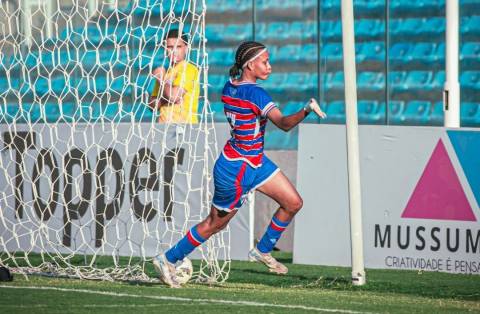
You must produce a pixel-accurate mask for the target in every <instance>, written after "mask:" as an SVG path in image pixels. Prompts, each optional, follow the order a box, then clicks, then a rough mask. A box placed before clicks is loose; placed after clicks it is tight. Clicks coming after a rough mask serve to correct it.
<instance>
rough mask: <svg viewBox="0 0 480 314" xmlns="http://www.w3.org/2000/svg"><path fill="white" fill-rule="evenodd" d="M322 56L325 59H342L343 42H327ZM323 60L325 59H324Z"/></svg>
mask: <svg viewBox="0 0 480 314" xmlns="http://www.w3.org/2000/svg"><path fill="white" fill-rule="evenodd" d="M320 56H321V57H322V58H323V59H324V60H325V61H342V60H343V48H342V44H341V43H327V44H326V45H325V46H323V49H322V52H321V54H320ZM322 62H323V60H322Z"/></svg>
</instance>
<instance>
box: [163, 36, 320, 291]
mask: <svg viewBox="0 0 480 314" xmlns="http://www.w3.org/2000/svg"><path fill="white" fill-rule="evenodd" d="M271 72H272V68H271V66H270V63H269V53H268V50H267V48H266V47H265V46H264V45H263V44H261V43H258V42H254V41H249V42H244V43H242V44H241V45H240V46H239V47H238V49H237V52H236V55H235V64H234V65H233V67H232V68H231V69H230V80H229V81H228V82H227V83H226V84H225V87H224V88H223V95H222V101H223V103H224V111H225V114H226V116H227V120H228V122H229V124H230V126H231V128H232V138H231V139H230V140H229V141H228V142H227V143H226V145H225V147H224V149H223V152H222V154H220V156H219V157H218V159H217V161H216V163H215V166H214V169H213V177H214V185H215V192H214V196H213V201H212V208H211V211H210V214H209V216H208V217H206V218H205V219H204V220H203V221H202V222H200V223H199V224H197V225H196V226H194V227H193V228H191V229H190V230H189V231H188V232H187V234H186V235H185V237H184V238H182V239H181V240H180V241H179V242H178V243H176V244H175V245H174V246H173V247H171V248H170V249H169V250H168V251H167V252H165V254H161V255H158V256H156V257H155V258H154V259H153V264H154V266H155V269H156V270H157V272H158V273H159V274H160V279H161V280H162V281H163V282H164V283H166V284H167V285H169V286H170V287H180V285H179V284H178V282H177V281H176V279H175V263H176V262H177V261H181V260H183V258H185V257H186V256H187V255H188V254H190V253H191V252H192V251H193V250H194V249H195V248H196V247H197V246H199V245H201V244H202V243H203V242H205V241H206V240H207V239H208V238H209V237H210V236H212V235H213V234H215V233H217V232H219V231H220V230H222V229H223V228H225V226H226V225H227V224H228V222H229V221H230V219H232V217H233V216H234V215H235V214H236V213H237V210H238V208H240V207H241V206H242V204H243V202H244V200H245V198H246V196H247V194H248V193H249V192H250V191H252V190H258V191H260V192H262V193H263V194H265V195H267V196H269V197H271V198H272V199H274V200H275V201H276V202H277V203H278V204H279V205H280V207H279V208H278V210H277V211H276V212H275V214H274V216H273V218H272V221H271V223H270V225H269V226H268V228H267V230H266V232H265V234H264V235H263V237H262V238H261V240H260V241H259V243H258V244H257V246H256V247H255V248H253V249H252V250H251V251H250V252H249V258H250V259H251V260H254V261H258V262H261V263H263V264H265V265H266V266H267V267H268V268H269V270H270V271H271V272H274V273H277V274H286V273H287V271H288V269H287V267H286V266H285V265H283V264H282V263H280V262H278V261H277V260H276V259H275V258H273V257H272V256H271V254H270V252H271V251H272V249H273V248H274V246H275V244H276V243H277V241H278V239H279V238H280V236H281V235H282V232H283V231H284V230H285V228H286V227H287V226H288V224H289V223H290V222H291V221H292V219H293V217H294V216H295V214H296V213H297V212H298V211H299V210H300V209H301V208H302V205H303V201H302V198H301V197H300V195H299V194H298V192H297V190H296V189H295V187H294V186H293V185H292V183H290V181H289V180H288V178H287V177H286V176H285V175H284V174H283V172H281V171H280V169H279V168H278V167H277V166H276V165H275V164H274V163H273V162H272V161H271V160H270V159H268V157H267V156H265V155H264V153H263V146H264V134H265V127H266V124H267V121H268V120H270V121H272V122H273V123H274V124H275V125H276V126H277V127H279V128H280V129H282V130H284V131H289V130H290V129H292V128H293V127H295V126H296V125H297V124H299V123H300V122H301V121H302V120H303V119H305V117H306V116H307V115H308V114H309V113H310V112H311V111H315V113H317V114H318V115H319V116H320V117H321V118H324V117H325V113H323V112H322V111H321V110H320V107H319V106H318V104H317V102H316V101H315V100H314V99H311V100H310V101H309V102H308V103H307V105H306V106H305V107H304V108H302V109H301V110H299V111H298V112H297V113H294V114H291V115H289V116H284V115H282V113H281V111H280V110H279V109H278V108H277V106H276V105H275V103H274V102H273V101H272V99H271V97H270V96H269V95H268V93H267V92H266V91H265V90H264V89H263V88H261V87H260V86H258V85H257V80H266V79H267V78H268V76H269V75H270V73H271ZM232 187H234V188H233V189H232Z"/></svg>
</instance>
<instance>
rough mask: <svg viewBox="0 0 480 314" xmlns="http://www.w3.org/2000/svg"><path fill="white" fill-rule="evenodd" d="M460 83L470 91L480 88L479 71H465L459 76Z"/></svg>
mask: <svg viewBox="0 0 480 314" xmlns="http://www.w3.org/2000/svg"><path fill="white" fill-rule="evenodd" d="M460 84H461V87H462V88H465V89H467V90H471V91H479V90H480V72H477V71H465V72H463V73H462V74H461V76H460Z"/></svg>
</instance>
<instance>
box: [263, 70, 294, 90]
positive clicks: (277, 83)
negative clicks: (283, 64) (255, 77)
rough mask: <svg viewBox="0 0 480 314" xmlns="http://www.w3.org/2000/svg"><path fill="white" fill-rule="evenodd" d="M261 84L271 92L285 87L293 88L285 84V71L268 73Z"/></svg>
mask: <svg viewBox="0 0 480 314" xmlns="http://www.w3.org/2000/svg"><path fill="white" fill-rule="evenodd" d="M261 84H262V86H264V87H265V88H266V89H267V90H268V91H271V92H282V91H284V90H285V89H289V88H295V87H293V86H288V85H287V84H288V83H287V73H281V72H278V73H272V74H270V77H269V78H268V80H266V81H263V82H261Z"/></svg>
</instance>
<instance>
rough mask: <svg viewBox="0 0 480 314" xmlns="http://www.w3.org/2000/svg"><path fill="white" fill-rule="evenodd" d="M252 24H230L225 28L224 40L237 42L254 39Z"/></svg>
mask: <svg viewBox="0 0 480 314" xmlns="http://www.w3.org/2000/svg"><path fill="white" fill-rule="evenodd" d="M252 35H253V27H252V23H246V24H229V25H227V26H226V27H224V28H223V38H224V39H226V40H231V41H235V42H240V41H245V40H249V39H251V38H252Z"/></svg>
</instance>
